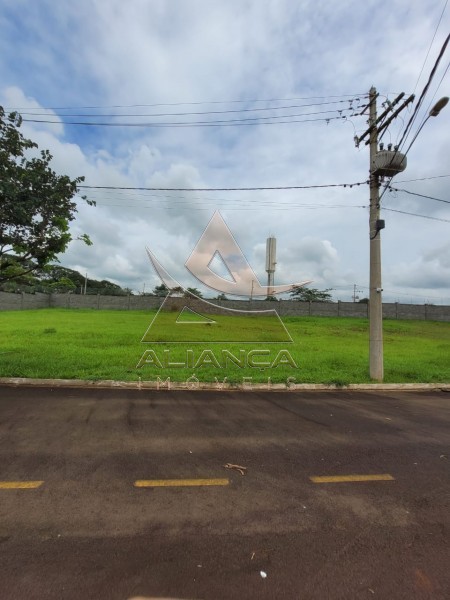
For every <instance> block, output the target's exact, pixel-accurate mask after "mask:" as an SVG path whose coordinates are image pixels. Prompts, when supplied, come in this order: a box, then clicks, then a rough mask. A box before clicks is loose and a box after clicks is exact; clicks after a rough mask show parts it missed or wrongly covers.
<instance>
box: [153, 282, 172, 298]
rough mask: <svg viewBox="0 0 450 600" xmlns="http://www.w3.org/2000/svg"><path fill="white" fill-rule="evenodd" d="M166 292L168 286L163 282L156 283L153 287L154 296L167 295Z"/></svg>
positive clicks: (167, 291)
mask: <svg viewBox="0 0 450 600" xmlns="http://www.w3.org/2000/svg"><path fill="white" fill-rule="evenodd" d="M168 293H169V288H168V287H167V286H166V285H165V284H164V283H161V285H157V286H155V287H154V288H153V295H154V296H167V294H168Z"/></svg>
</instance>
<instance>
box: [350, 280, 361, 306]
mask: <svg viewBox="0 0 450 600" xmlns="http://www.w3.org/2000/svg"><path fill="white" fill-rule="evenodd" d="M357 287H358V286H357V285H356V283H354V284H353V296H352V300H353V302H356V301H357V300H359V296H357V295H356V294H361V293H362V290H358V289H357Z"/></svg>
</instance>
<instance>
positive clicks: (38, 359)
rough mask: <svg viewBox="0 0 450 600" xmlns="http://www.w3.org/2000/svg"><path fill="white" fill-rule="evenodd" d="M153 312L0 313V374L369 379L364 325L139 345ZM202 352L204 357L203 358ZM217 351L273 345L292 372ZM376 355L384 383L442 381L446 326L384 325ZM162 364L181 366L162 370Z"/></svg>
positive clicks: (299, 320)
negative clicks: (273, 337)
mask: <svg viewBox="0 0 450 600" xmlns="http://www.w3.org/2000/svg"><path fill="white" fill-rule="evenodd" d="M154 315H155V312H150V311H96V310H66V309H41V310H29V311H4V312H0V377H32V378H58V379H61V378H62V379H88V380H99V379H114V380H120V381H136V380H138V379H139V377H141V378H142V380H144V381H145V380H155V379H156V378H157V377H158V376H159V377H160V378H161V379H164V380H165V379H166V378H167V377H170V378H171V381H185V380H186V379H187V378H188V377H190V376H191V375H193V373H195V376H196V377H197V378H198V379H199V380H200V381H205V382H214V381H215V377H217V379H218V380H219V381H223V379H224V378H225V377H227V382H228V383H241V382H242V378H243V377H244V376H245V377H252V381H253V382H254V383H256V382H267V379H268V377H270V378H271V381H272V382H273V383H282V382H286V380H287V378H288V377H294V378H295V381H296V383H335V384H337V385H345V384H348V383H364V382H368V381H369V376H368V322H367V320H366V319H353V318H348V319H346V318H326V317H319V318H311V317H286V318H283V319H282V320H283V323H284V324H285V326H286V328H287V330H288V331H289V333H290V335H291V336H292V339H293V343H291V344H287V343H277V344H264V343H258V342H256V343H254V344H252V343H247V344H240V345H239V344H236V343H226V344H222V346H221V345H220V344H214V345H213V344H210V345H208V343H202V344H196V345H192V344H188V343H181V344H172V343H167V344H164V343H163V344H144V343H141V339H142V337H143V336H144V334H145V332H146V331H147V329H148V327H149V324H150V322H151V321H152V318H153V317H154ZM210 316H211V315H210ZM228 327H229V328H230V330H233V328H235V330H236V335H237V337H236V339H240V338H239V337H238V336H239V331H240V327H241V325H240V323H239V322H238V321H234V319H233V318H231V320H230V322H229V325H228ZM205 348H206V349H209V350H210V351H209V352H207V353H206V355H203V360H202V358H199V357H200V355H201V352H202V350H204V349H205ZM223 348H226V349H228V350H229V351H230V352H231V353H232V354H233V355H234V356H236V357H237V358H242V354H240V351H241V352H244V355H248V352H249V351H250V350H261V349H266V351H268V354H267V355H264V354H261V355H257V357H256V358H257V360H258V361H259V362H262V361H267V362H269V363H272V362H273V361H274V359H275V357H276V355H277V353H278V352H279V350H280V349H287V350H288V351H289V353H290V356H291V357H292V359H293V361H294V362H295V363H296V366H297V368H294V367H293V366H292V365H291V364H288V362H286V361H281V362H280V364H278V366H275V367H273V368H265V369H260V368H252V367H249V366H246V367H245V368H241V367H240V366H239V364H234V363H233V362H232V361H231V362H230V361H228V363H227V364H226V365H225V363H224V359H223V357H222V355H221V351H222V349H223ZM149 349H151V350H153V351H154V355H151V356H150V363H146V364H144V366H142V368H139V369H137V368H136V366H137V364H138V362H139V361H140V359H141V357H142V355H143V353H144V351H145V350H149ZM211 349H212V350H213V352H212V353H211ZM242 349H244V350H242ZM187 350H189V352H186V351H187ZM384 353H385V381H386V382H390V383H392V382H398V383H404V382H405V383H407V382H424V383H425V382H440V383H446V382H449V381H450V324H449V323H442V322H433V321H394V320H385V321H384ZM187 354H189V358H188V359H187V358H186V356H187ZM211 354H213V356H211ZM167 360H168V361H169V363H173V362H178V363H187V366H184V367H183V366H168V367H165V366H164V364H165V363H164V361H166V362H167ZM158 361H159V362H160V363H161V364H162V365H163V366H162V367H160V366H157V364H158ZM225 362H226V361H225ZM196 363H197V364H196Z"/></svg>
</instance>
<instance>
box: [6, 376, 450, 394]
mask: <svg viewBox="0 0 450 600" xmlns="http://www.w3.org/2000/svg"><path fill="white" fill-rule="evenodd" d="M0 385H5V386H12V387H19V386H23V387H51V388H96V389H114V388H119V389H134V390H136V389H137V390H167V389H169V390H189V391H194V390H214V391H244V392H253V391H266V392H267V391H274V392H283V391H285V392H286V391H288V392H293V391H327V390H328V391H369V392H370V391H399V392H400V391H401V392H407V391H411V392H418V391H449V392H450V383H352V384H349V385H346V386H338V385H326V384H322V383H292V384H290V385H286V384H284V383H273V384H267V383H254V384H253V383H242V384H229V383H220V382H218V383H204V382H201V381H198V380H196V379H195V378H190V379H188V380H187V381H183V382H180V381H167V380H166V381H162V380H160V381H115V380H111V379H105V380H99V381H90V380H85V379H29V378H26V377H0Z"/></svg>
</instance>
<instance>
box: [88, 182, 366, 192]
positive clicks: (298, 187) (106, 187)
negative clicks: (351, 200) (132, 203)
mask: <svg viewBox="0 0 450 600" xmlns="http://www.w3.org/2000/svg"><path fill="white" fill-rule="evenodd" d="M368 183H369V182H368V181H357V182H354V183H327V184H321V185H281V186H270V187H263V186H259V187H228V188H227V187H223V188H173V187H172V188H164V187H131V186H130V187H126V186H117V185H79V186H77V187H79V188H82V189H94V190H145V191H152V192H253V191H263V190H309V189H320V188H332V187H343V188H347V187H348V188H352V187H353V186H358V185H365V184H368Z"/></svg>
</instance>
